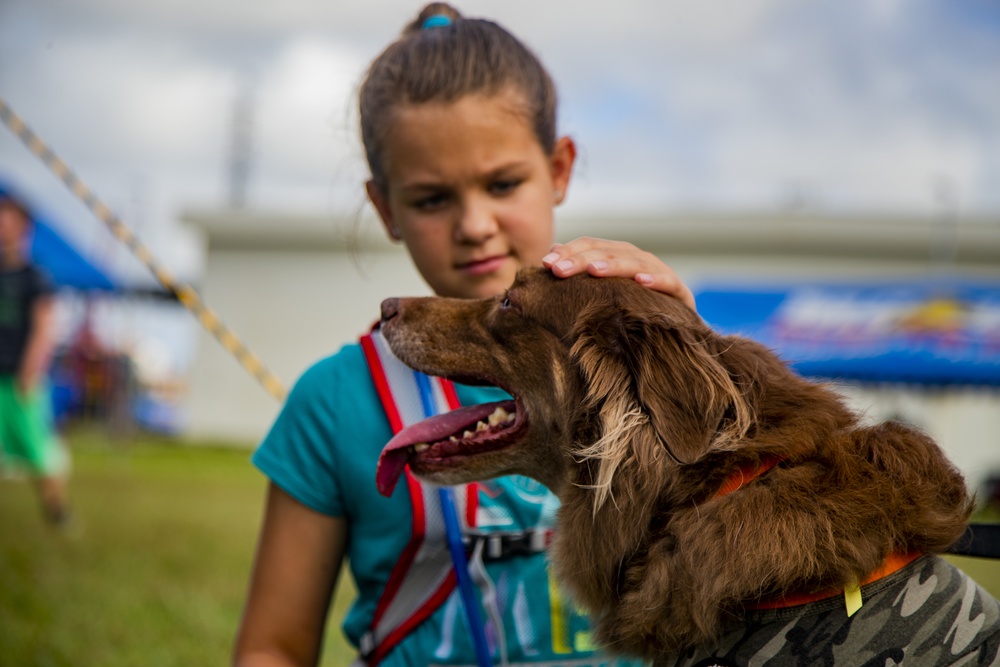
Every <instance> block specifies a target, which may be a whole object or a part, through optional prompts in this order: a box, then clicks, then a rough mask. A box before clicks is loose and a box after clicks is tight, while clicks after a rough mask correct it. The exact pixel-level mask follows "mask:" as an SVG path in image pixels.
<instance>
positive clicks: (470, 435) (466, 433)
mask: <svg viewBox="0 0 1000 667" xmlns="http://www.w3.org/2000/svg"><path fill="white" fill-rule="evenodd" d="M475 435H476V434H475V433H473V432H472V431H466V432H465V433H463V434H462V437H463V438H465V439H469V438H473V437H475Z"/></svg>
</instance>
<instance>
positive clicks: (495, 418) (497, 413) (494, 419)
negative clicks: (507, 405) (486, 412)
mask: <svg viewBox="0 0 1000 667" xmlns="http://www.w3.org/2000/svg"><path fill="white" fill-rule="evenodd" d="M506 418H507V411H506V410H504V409H503V408H500V407H498V408H497V409H496V410H494V411H493V414H491V415H490V417H489V422H490V426H496V425H497V424H499V423H500V422H502V421H503V420H504V419H506Z"/></svg>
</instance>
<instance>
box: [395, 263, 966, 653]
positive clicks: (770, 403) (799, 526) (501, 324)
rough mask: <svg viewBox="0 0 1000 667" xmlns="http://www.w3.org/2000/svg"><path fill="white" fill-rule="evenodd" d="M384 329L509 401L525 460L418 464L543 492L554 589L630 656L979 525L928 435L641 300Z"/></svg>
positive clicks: (528, 280)
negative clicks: (861, 413)
mask: <svg viewBox="0 0 1000 667" xmlns="http://www.w3.org/2000/svg"><path fill="white" fill-rule="evenodd" d="M382 327H383V331H384V333H385V335H386V338H387V339H388V341H389V342H390V345H391V346H392V348H393V350H394V351H395V352H396V354H397V355H399V356H400V358H401V359H402V360H403V361H405V362H406V363H408V364H410V365H411V366H414V367H415V368H418V369H420V370H423V371H425V372H428V373H432V374H435V375H441V376H445V377H450V378H453V379H456V380H459V381H466V382H477V383H489V384H495V385H498V386H500V387H503V388H505V389H507V390H508V391H509V392H511V393H512V394H513V395H514V396H515V397H516V399H517V402H518V412H519V417H518V423H517V429H515V430H518V435H517V437H516V438H515V439H514V442H511V443H509V444H508V445H507V446H506V447H503V448H499V449H491V450H489V451H483V452H482V453H479V454H476V455H468V456H461V457H447V459H440V458H439V459H432V458H427V457H425V458H421V457H420V456H416V457H415V458H413V459H411V462H410V465H411V467H412V469H413V470H414V471H415V472H416V473H417V474H419V475H422V476H424V477H426V478H428V479H430V480H432V481H435V482H439V483H445V484H454V483H459V482H467V481H471V480H475V479H483V478H487V477H492V476H497V475H502V474H509V473H520V474H525V475H529V476H531V477H534V478H536V479H538V480H540V481H541V482H543V483H545V484H546V485H547V486H548V487H549V488H551V489H552V490H553V491H554V492H555V493H556V494H557V495H558V496H559V497H560V499H561V501H562V507H561V509H560V513H559V529H558V532H557V537H556V542H555V544H554V547H553V563H554V566H555V568H556V572H557V575H558V577H559V578H560V580H561V582H562V583H563V584H564V585H565V586H567V587H568V588H569V590H570V591H571V592H572V594H573V595H574V596H575V598H576V600H577V601H578V602H579V603H581V604H582V605H583V606H584V607H585V608H586V609H588V610H589V611H590V612H591V613H593V614H594V617H595V619H596V626H597V632H598V637H599V639H600V640H601V641H602V642H603V643H605V644H606V645H609V646H610V647H611V648H613V649H616V650H619V651H622V652H624V653H628V654H634V655H640V656H646V657H656V656H660V655H663V654H665V653H668V652H672V651H676V650H679V649H681V648H683V647H687V646H691V645H695V644H698V643H701V642H704V641H706V640H708V639H711V638H713V637H715V636H717V635H718V634H719V633H720V631H721V630H722V629H723V628H724V627H725V626H726V625H727V624H728V623H729V622H730V621H732V620H734V619H736V618H738V617H739V615H740V613H741V611H742V610H743V608H744V606H745V605H748V604H752V603H754V602H755V601H759V600H761V599H769V598H774V597H776V596H781V595H783V594H789V593H792V592H803V591H818V590H823V589H827V588H829V587H836V586H844V585H845V584H848V583H850V582H854V581H860V580H861V579H862V578H863V577H865V576H866V575H867V574H869V573H870V572H872V571H873V570H875V569H876V568H878V566H879V565H880V564H881V563H882V562H883V561H884V559H885V558H886V557H887V556H888V555H889V554H890V553H893V552H903V553H910V552H923V553H935V552H942V551H944V550H945V549H946V548H947V547H948V546H949V545H951V544H952V543H954V542H955V540H956V539H957V538H959V536H960V535H961V534H962V531H963V529H964V527H965V525H966V521H967V519H968V516H969V513H970V511H971V509H972V502H971V499H970V498H969V496H968V493H967V490H966V486H965V483H964V481H963V479H962V477H961V475H960V474H959V473H958V472H957V471H956V469H955V468H954V467H953V466H952V465H951V464H950V463H949V462H948V461H947V460H946V458H945V456H944V455H943V454H942V452H941V450H940V449H939V448H938V447H937V446H936V445H935V444H934V443H933V442H932V441H931V440H930V439H929V438H928V437H927V436H926V435H924V434H922V433H920V432H918V431H916V430H914V429H912V428H910V427H908V426H905V425H903V424H899V423H894V422H889V423H883V424H879V425H874V426H865V425H862V424H861V423H860V422H859V419H858V417H857V415H855V414H853V413H852V412H851V411H850V410H848V408H847V407H845V405H844V403H843V402H842V401H841V399H840V398H839V396H838V395H837V394H835V393H834V392H833V391H831V390H830V389H829V388H827V387H824V386H821V385H818V384H814V383H811V382H808V381H806V380H804V379H802V378H801V377H799V376H797V375H795V374H794V373H792V372H791V371H790V370H789V369H788V368H787V367H786V366H785V365H784V364H783V363H782V362H781V361H779V360H778V359H777V358H776V357H775V356H774V355H773V354H772V353H771V352H769V351H768V350H766V349H765V348H764V347H762V346H761V345H759V344H757V343H755V342H752V341H750V340H747V339H744V338H740V337H733V336H721V335H718V334H716V333H715V332H713V331H712V330H710V329H709V328H708V327H706V326H705V325H704V324H703V323H702V322H701V320H700V319H699V318H698V317H697V315H695V314H694V313H692V312H691V311H689V310H688V309H687V308H685V307H684V306H683V305H681V304H680V303H679V302H677V301H676V300H674V299H671V298H669V297H665V296H663V295H660V294H657V293H655V292H652V291H650V290H647V289H644V288H642V287H641V286H638V285H637V284H635V283H633V282H631V281H627V280H616V279H593V278H589V277H585V276H584V277H576V278H571V279H568V280H558V279H555V278H553V277H552V276H551V275H550V274H549V273H548V272H546V271H540V270H538V271H535V270H529V271H523V272H522V273H521V274H520V275H519V277H518V280H517V282H516V283H515V284H514V286H513V287H512V288H511V289H510V290H509V292H508V293H507V294H505V295H503V296H500V297H497V298H495V299H487V300H481V301H465V300H448V299H436V298H431V299H404V300H395V299H394V300H387V301H386V302H385V303H384V304H383V324H382ZM469 453H470V454H471V453H472V452H471V451H470V452H469ZM773 456H777V457H780V459H781V463H779V464H778V465H777V467H775V468H773V469H772V470H770V471H769V472H767V473H765V474H764V475H762V476H761V477H759V478H757V479H755V480H753V481H752V482H750V483H748V484H746V485H745V486H743V487H742V488H741V489H739V490H738V491H737V492H735V493H732V494H730V495H726V496H724V497H720V496H717V492H718V491H719V489H720V487H721V486H722V484H723V483H724V482H725V481H726V480H727V479H728V478H729V477H730V476H732V475H736V474H740V471H741V470H746V469H748V468H752V467H753V466H754V465H755V464H756V463H758V462H760V461H762V460H764V459H765V458H767V457H773Z"/></svg>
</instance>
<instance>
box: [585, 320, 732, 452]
mask: <svg viewBox="0 0 1000 667" xmlns="http://www.w3.org/2000/svg"><path fill="white" fill-rule="evenodd" d="M720 340H721V339H720V338H719V337H718V336H717V335H716V334H714V333H713V332H712V331H711V330H709V329H708V328H707V327H705V326H703V325H700V324H697V325H695V324H692V323H690V322H679V321H674V320H673V319H672V318H671V317H670V316H669V315H668V314H666V313H660V312H640V313H634V312H628V311H627V310H626V311H618V312H617V313H614V314H611V313H609V312H608V310H607V309H606V308H602V309H599V310H597V309H595V310H594V311H593V312H590V313H588V314H586V315H585V316H584V317H583V318H581V320H579V321H578V328H577V340H576V346H575V347H574V354H575V356H576V358H577V360H578V362H579V363H580V366H581V370H582V372H583V374H584V377H585V380H586V383H587V386H588V402H590V403H591V406H592V407H596V405H595V403H597V402H600V403H602V404H604V405H605V406H607V405H608V404H610V403H615V404H617V405H618V408H617V409H616V411H617V412H618V413H620V414H621V415H634V416H637V418H638V420H639V421H641V422H647V423H648V424H649V426H650V427H651V428H652V430H653V431H654V433H655V435H656V437H657V439H658V440H659V441H660V442H661V443H662V445H663V446H664V447H665V448H666V451H667V452H668V454H669V455H670V456H671V457H672V458H673V459H674V460H675V461H676V462H677V463H679V464H687V463H693V462H695V461H697V460H698V459H700V458H701V457H702V456H704V455H705V454H706V453H707V452H708V451H709V450H715V449H725V448H728V447H730V446H735V443H736V442H737V441H738V440H739V439H741V438H742V437H743V436H744V435H745V434H746V431H747V429H748V428H749V422H750V410H749V407H748V405H747V402H746V400H744V397H743V395H742V392H741V391H740V389H739V387H738V386H737V384H736V383H735V382H734V381H733V378H732V377H731V376H730V373H729V372H728V371H727V370H726V368H725V367H724V366H723V364H722V363H721V359H720V357H721V355H722V352H723V350H721V349H720ZM623 403H627V404H628V405H625V404H623ZM601 409H602V410H603V409H604V408H601Z"/></svg>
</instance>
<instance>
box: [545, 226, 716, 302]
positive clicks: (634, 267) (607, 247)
mask: <svg viewBox="0 0 1000 667" xmlns="http://www.w3.org/2000/svg"><path fill="white" fill-rule="evenodd" d="M542 264H544V265H545V266H546V267H547V268H548V269H549V270H551V271H552V273H554V274H555V275H557V276H558V277H560V278H568V277H570V276H572V275H575V274H577V273H581V272H583V271H586V272H587V273H589V274H590V275H592V276H597V277H617V278H632V279H634V280H635V281H636V282H637V283H639V284H640V285H645V286H646V287H648V288H650V289H653V290H656V291H657V292H662V293H663V294H669V295H670V296H673V297H676V298H678V299H680V300H681V302H683V303H684V305H686V306H687V307H688V308H690V309H691V310H697V309H696V308H695V303H694V294H692V293H691V290H690V289H689V288H688V286H687V285H685V284H684V282H683V281H682V280H681V279H680V278H678V277H677V274H676V273H674V271H673V269H671V268H670V267H669V266H667V265H666V264H664V263H663V262H662V261H661V260H660V258H659V257H657V256H656V255H654V254H653V253H651V252H646V251H645V250H640V249H639V248H636V247H635V246H634V245H632V244H631V243H626V242H624V241H608V240H606V239H593V238H587V237H581V238H578V239H574V240H573V241H570V242H569V243H566V244H560V243H557V244H555V245H554V246H552V249H551V250H550V251H549V254H548V255H546V256H545V257H543V258H542Z"/></svg>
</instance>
